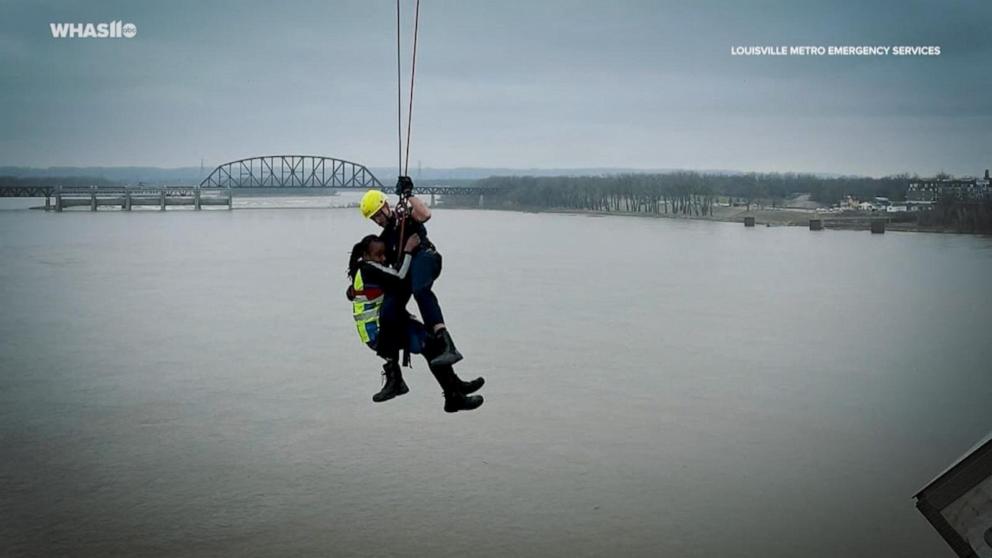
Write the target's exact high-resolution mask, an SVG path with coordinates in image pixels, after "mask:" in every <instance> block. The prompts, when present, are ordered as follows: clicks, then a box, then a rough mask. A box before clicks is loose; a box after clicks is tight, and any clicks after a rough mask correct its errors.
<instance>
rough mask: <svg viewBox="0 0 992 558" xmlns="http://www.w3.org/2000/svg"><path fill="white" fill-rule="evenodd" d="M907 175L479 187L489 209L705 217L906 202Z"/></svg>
mask: <svg viewBox="0 0 992 558" xmlns="http://www.w3.org/2000/svg"><path fill="white" fill-rule="evenodd" d="M908 181H909V176H908V175H897V176H888V177H884V178H867V177H837V178H823V177H818V176H814V175H810V174H757V173H751V174H741V175H724V174H701V173H695V172H673V173H666V174H618V175H609V176H549V177H535V176H495V177H490V178H485V179H482V180H478V181H476V182H475V185H476V186H481V187H492V188H496V189H497V190H496V191H495V192H494V193H493V194H490V195H487V196H486V205H487V206H489V207H503V208H520V209H538V210H539V209H580V210H593V211H618V212H621V211H622V212H633V213H655V214H663V213H674V214H683V215H695V216H705V215H708V214H709V213H710V210H711V208H712V206H713V204H714V203H716V201H717V199H718V198H719V197H723V198H730V199H732V200H734V201H735V202H739V203H742V204H744V205H746V206H747V207H748V208H749V209H750V206H751V205H759V206H760V205H775V204H776V203H777V201H779V200H783V199H785V198H787V197H790V196H792V195H795V194H810V199H812V200H813V201H817V202H821V203H826V204H834V203H837V202H838V201H840V200H841V199H842V198H843V196H845V195H851V196H854V197H856V198H859V199H871V198H874V197H876V196H884V197H887V198H889V199H891V200H894V201H899V200H903V199H905V196H906V188H907V185H908ZM448 198H449V199H447V200H446V203H450V204H452V205H462V204H474V203H476V202H477V199H476V198H475V197H474V196H464V197H456V196H449V197H448Z"/></svg>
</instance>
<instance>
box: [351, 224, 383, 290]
mask: <svg viewBox="0 0 992 558" xmlns="http://www.w3.org/2000/svg"><path fill="white" fill-rule="evenodd" d="M373 242H381V240H380V239H379V237H378V236H376V235H374V234H370V235H368V236H366V237H365V238H363V239H361V240H359V241H358V243H357V244H355V245H354V246H352V247H351V257H350V258H348V277H351V278H352V279H354V278H355V274H356V273H358V267H359V266H360V265H361V263H360V261H361V259H362V256H364V255H365V253H366V252H368V251H369V245H370V244H372V243H373Z"/></svg>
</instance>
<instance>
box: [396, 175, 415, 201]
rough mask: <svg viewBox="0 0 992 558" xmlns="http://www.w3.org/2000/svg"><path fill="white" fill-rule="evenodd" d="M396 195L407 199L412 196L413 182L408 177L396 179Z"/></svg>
mask: <svg viewBox="0 0 992 558" xmlns="http://www.w3.org/2000/svg"><path fill="white" fill-rule="evenodd" d="M396 195H397V196H401V197H404V198H409V197H410V196H412V195H413V180H412V179H411V178H410V177H409V176H401V177H399V178H398V179H396Z"/></svg>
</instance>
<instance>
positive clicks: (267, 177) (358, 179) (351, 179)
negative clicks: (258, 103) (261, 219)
mask: <svg viewBox="0 0 992 558" xmlns="http://www.w3.org/2000/svg"><path fill="white" fill-rule="evenodd" d="M200 187H202V188H335V189H338V188H355V189H365V190H367V189H370V188H380V189H381V188H382V183H381V182H379V179H378V178H376V177H375V175H373V174H372V172H371V171H370V170H369V169H367V168H365V166H364V165H359V164H358V163H352V162H351V161H344V160H342V159H332V158H330V157H318V156H314V155H266V156H263V157H252V158H249V159H240V160H238V161H231V162H230V163H224V164H223V165H220V166H219V167H217V168H215V169H214V170H213V172H211V173H210V175H209V176H207V177H206V178H204V179H203V182H200Z"/></svg>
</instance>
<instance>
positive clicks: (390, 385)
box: [372, 360, 410, 403]
mask: <svg viewBox="0 0 992 558" xmlns="http://www.w3.org/2000/svg"><path fill="white" fill-rule="evenodd" d="M382 375H383V376H384V377H385V378H386V383H385V385H383V386H382V389H381V390H379V393H377V394H375V395H373V396H372V401H375V402H376V403H382V402H383V401H389V400H390V399H392V398H394V397H396V396H398V395H403V394H404V393H406V392H408V391H410V388H408V387H406V382H404V381H403V372H402V371H401V370H400V365H399V364H398V363H397V362H396V361H394V360H390V361H387V362H386V364H383V365H382Z"/></svg>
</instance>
